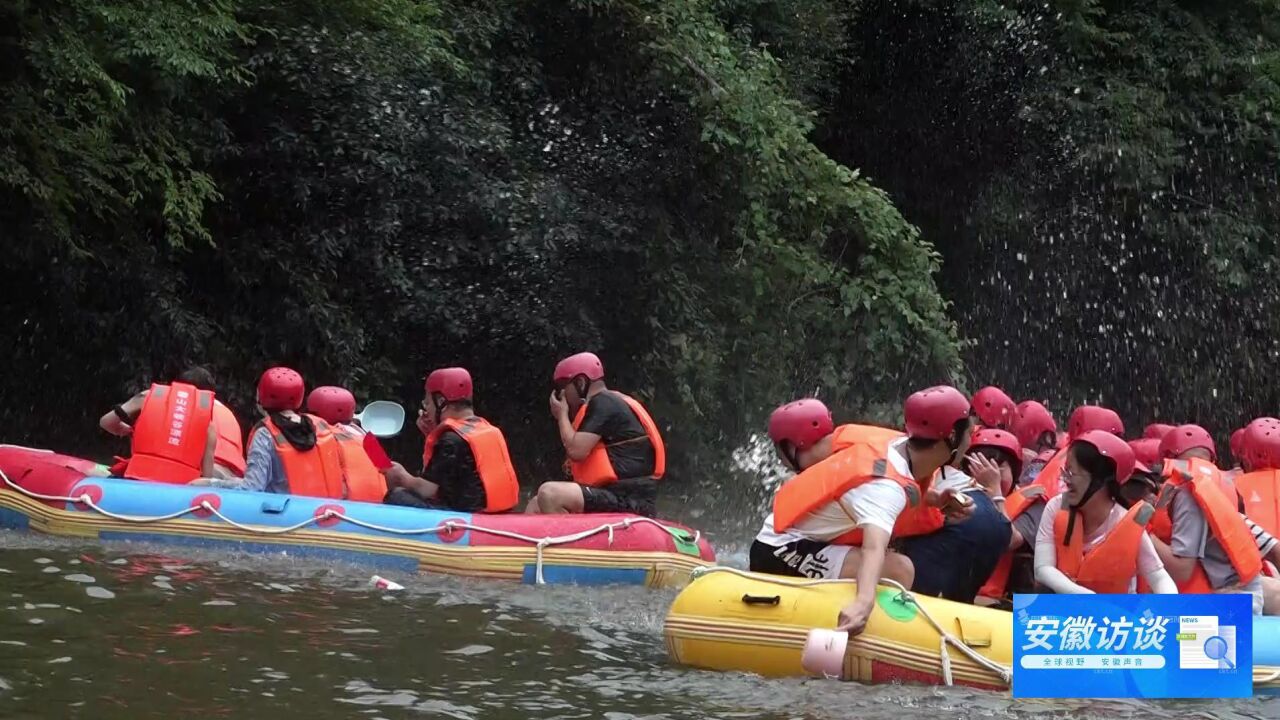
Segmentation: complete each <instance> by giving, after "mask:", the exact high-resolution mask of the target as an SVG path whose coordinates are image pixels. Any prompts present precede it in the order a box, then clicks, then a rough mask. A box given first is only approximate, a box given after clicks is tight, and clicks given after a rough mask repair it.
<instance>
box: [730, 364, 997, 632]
mask: <svg viewBox="0 0 1280 720" xmlns="http://www.w3.org/2000/svg"><path fill="white" fill-rule="evenodd" d="M903 410H904V415H905V419H906V429H907V432H906V434H905V435H904V434H903V433H901V432H898V431H897V430H891V429H888V428H882V427H873V426H869V425H841V426H839V427H836V426H835V423H834V422H833V421H832V418H831V412H830V411H829V410H828V409H827V407H826V406H825V405H824V404H823V403H822V402H821V401H820V400H815V399H804V400H796V401H794V402H790V403H787V404H786V405H783V406H781V407H779V408H778V409H776V410H774V411H773V414H772V415H770V417H769V438H770V440H772V441H773V444H774V449H775V450H776V452H777V454H778V456H779V457H780V458H781V460H782V462H783V464H784V465H785V466H786V467H787V468H788V469H789V470H791V471H793V472H795V473H796V474H795V475H794V476H792V477H791V478H790V479H788V480H786V481H784V482H783V483H782V485H781V487H779V488H778V490H777V492H776V493H775V494H774V498H773V511H772V512H771V513H770V514H769V515H768V516H767V517H766V518H765V521H764V525H763V527H762V528H761V530H760V532H759V533H758V534H757V535H756V538H755V541H754V542H753V543H752V545H751V550H750V568H751V570H753V571H755V572H764V573H772V574H775V575H787V576H792V577H809V578H828V579H829V578H855V579H856V580H857V581H858V592H857V595H856V597H855V598H854V599H853V601H852V602H850V603H849V604H848V605H846V606H845V607H844V608H842V609H841V611H840V614H839V617H838V618H837V622H838V629H842V630H847V631H849V632H850V633H853V634H857V633H859V632H861V631H862V629H863V628H864V627H865V625H866V621H867V617H868V616H869V614H870V612H871V608H872V606H873V603H874V600H875V588H876V582H877V580H879V579H880V578H888V579H891V580H894V581H896V582H898V583H900V584H901V585H903V586H904V587H908V588H909V587H912V586H913V584H914V581H915V580H916V579H917V576H916V573H915V571H914V569H913V567H912V563H911V561H910V560H908V559H907V558H906V557H905V556H904V555H902V554H900V553H897V552H894V551H892V550H890V548H889V543H890V538H891V537H893V536H899V537H902V536H906V535H914V534H923V533H929V532H934V531H936V530H937V529H938V528H941V527H942V526H943V525H944V524H945V522H946V520H947V518H948V517H954V518H957V519H963V518H966V517H969V516H971V515H972V512H973V509H972V504H971V503H970V502H969V501H968V500H967V499H965V497H964V496H963V494H962V493H960V492H958V491H956V490H955V489H954V488H949V489H943V490H940V489H939V487H938V485H939V481H940V480H941V479H942V473H943V469H944V468H945V467H946V466H947V465H949V464H951V463H952V462H954V461H955V460H956V459H957V458H959V457H962V456H963V455H964V453H965V451H966V450H967V449H968V446H969V436H970V432H971V429H972V418H971V417H970V414H969V413H970V409H969V401H968V399H966V398H965V396H964V395H963V394H962V393H961V392H960V391H959V390H956V389H955V388H952V387H946V386H938V387H932V388H928V389H926V390H921V391H919V392H917V393H915V394H913V395H911V396H910V397H908V398H907V400H906V403H905V405H904V407H903Z"/></svg>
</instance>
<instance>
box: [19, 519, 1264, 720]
mask: <svg viewBox="0 0 1280 720" xmlns="http://www.w3.org/2000/svg"><path fill="white" fill-rule="evenodd" d="M738 537H750V530H749V529H746V528H741V529H739V530H738V531H737V533H736V534H735V535H734V539H735V540H736V539H737V538H738ZM726 545H727V547H728V548H729V551H728V552H723V551H722V561H726V562H727V563H729V564H735V565H742V564H743V563H744V561H745V557H744V555H743V553H742V547H743V545H742V543H741V542H740V541H739V542H737V544H735V543H734V542H732V541H730V542H728V543H726ZM370 575H371V573H370V571H369V570H368V569H364V568H359V567H355V566H348V565H333V564H328V563H321V562H318V561H314V560H295V559H293V558H289V557H287V556H283V555H277V556H270V557H263V556H257V555H239V554H228V553H224V552H214V551H202V550H189V549H186V548H183V549H181V550H174V549H171V548H161V547H153V546H146V545H135V544H116V543H112V544H108V545H103V544H98V543H96V542H84V541H76V540H67V539H58V538H48V537H42V536H36V535H28V534H20V533H15V532H10V531H0V718H78V717H84V718H94V719H95V720H97V719H99V718H101V719H102V720H109V719H114V718H119V719H121V720H125V719H127V720H137V719H138V718H174V717H204V718H217V717H237V716H242V717H251V718H271V720H290V719H292V718H299V719H306V720H315V719H316V718H346V717H349V718H368V719H370V720H376V719H378V718H386V719H388V720H392V719H396V718H456V719H459V720H473V719H475V720H480V719H487V718H495V719H500V718H513V719H515V718H519V719H521V720H523V719H526V718H531V719H532V718H547V719H550V718H606V719H608V720H628V719H631V718H650V719H658V718H762V719H768V720H773V719H777V720H784V719H790V718H849V719H854V718H856V719H859V720H864V719H865V720H880V719H895V720H897V719H901V718H933V717H938V716H945V717H947V718H1022V717H1027V718H1031V717H1035V718H1048V717H1063V718H1073V719H1074V718H1153V719H1154V718H1167V717H1170V716H1173V717H1203V718H1212V719H1218V720H1237V719H1242V718H1249V719H1251V720H1257V719H1261V718H1272V719H1274V718H1280V699H1270V700H1245V701H1232V702H1229V703H1228V702H1213V703H1209V702H1179V703H1164V704H1160V705H1154V704H1145V703H1139V702H1105V703H1101V702H1092V703H1084V702H1077V703H1066V702H1049V701H1017V702H1014V701H1012V700H1010V699H1009V698H1008V697H1007V696H1005V695H1003V694H997V693H989V692H979V691H973V690H967V689H942V688H924V687H904V686H884V687H863V686H859V685H856V684H851V683H838V682H834V681H826V680H804V679H791V680H763V679H760V678H757V677H753V676H746V675H741V674H732V673H713V672H706V671H700V670H691V669H686V668H681V667H677V666H674V665H672V664H671V663H669V662H668V661H667V658H666V655H665V651H664V648H663V643H662V618H663V616H664V614H665V612H666V609H667V607H668V606H669V604H670V602H671V600H672V598H673V597H674V595H675V593H674V591H654V590H647V589H643V588H634V587H617V588H575V587H532V586H525V585H515V584H508V583H501V582H496V581H485V580H470V579H460V578H447V577H434V576H433V577H428V576H417V577H407V576H396V577H394V578H393V579H395V580H397V581H398V582H401V583H402V584H404V585H405V586H406V589H405V590H404V591H402V592H393V593H388V592H382V591H378V590H373V589H371V588H370V587H369V578H370Z"/></svg>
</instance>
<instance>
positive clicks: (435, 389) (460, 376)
mask: <svg viewBox="0 0 1280 720" xmlns="http://www.w3.org/2000/svg"><path fill="white" fill-rule="evenodd" d="M426 389H427V394H428V395H431V396H433V397H434V396H436V395H439V396H440V397H442V398H444V401H445V402H456V401H458V400H468V399H470V398H471V393H472V386H471V373H469V372H467V369H466V368H460V367H447V368H440V369H438V370H432V371H431V374H430V375H428V376H427V383H426Z"/></svg>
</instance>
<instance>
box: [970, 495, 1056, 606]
mask: <svg viewBox="0 0 1280 720" xmlns="http://www.w3.org/2000/svg"><path fill="white" fill-rule="evenodd" d="M1042 502H1046V500H1045V493H1044V488H1042V487H1039V486H1037V485H1028V486H1027V487H1024V488H1021V489H1019V490H1015V491H1013V492H1012V493H1010V494H1009V495H1008V496H1007V497H1005V499H1004V512H1005V515H1006V516H1007V517H1008V518H1009V522H1013V521H1014V520H1017V519H1018V517H1019V516H1021V515H1022V513H1024V512H1026V511H1027V510H1029V509H1030V508H1031V506H1033V505H1035V504H1036V503H1042ZM1023 542H1024V543H1025V544H1026V545H1028V546H1034V545H1035V544H1036V539H1035V538H1033V537H1032V538H1023ZM1012 569H1013V551H1012V550H1006V551H1005V553H1004V554H1003V555H1001V556H1000V562H998V563H996V567H995V569H994V570H992V571H991V577H989V578H987V582H986V583H985V584H983V586H982V589H981V590H979V591H978V594H979V595H982V596H983V597H989V598H997V599H999V598H1003V597H1004V596H1005V592H1006V591H1007V590H1008V588H1009V572H1010V571H1011V570H1012Z"/></svg>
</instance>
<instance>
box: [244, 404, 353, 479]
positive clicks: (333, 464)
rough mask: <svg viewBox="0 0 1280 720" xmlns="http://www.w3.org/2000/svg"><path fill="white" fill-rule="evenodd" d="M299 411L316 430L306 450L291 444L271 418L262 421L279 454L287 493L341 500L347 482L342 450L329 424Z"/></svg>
mask: <svg viewBox="0 0 1280 720" xmlns="http://www.w3.org/2000/svg"><path fill="white" fill-rule="evenodd" d="M299 414H301V415H303V417H308V418H311V424H312V425H313V426H314V427H315V430H316V444H315V447H313V448H311V449H310V450H299V449H297V448H295V447H294V446H293V445H291V444H290V443H289V441H288V440H286V439H285V437H284V433H282V432H280V429H279V428H277V427H276V424H275V423H274V422H272V421H271V418H269V417H268V418H265V419H263V421H262V424H263V425H264V426H265V427H266V428H267V431H268V432H270V433H271V440H272V442H273V443H275V446H276V452H277V453H278V454H279V455H280V464H281V466H283V467H284V477H285V480H286V481H288V483H289V492H290V494H293V495H305V496H307V497H322V498H333V499H335V500H345V499H346V498H347V483H346V478H345V477H344V476H343V472H342V450H341V448H339V447H338V439H337V438H336V437H334V435H333V428H331V427H329V423H326V422H325V421H324V420H321V419H320V418H318V417H316V416H315V415H309V414H306V413H299Z"/></svg>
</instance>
